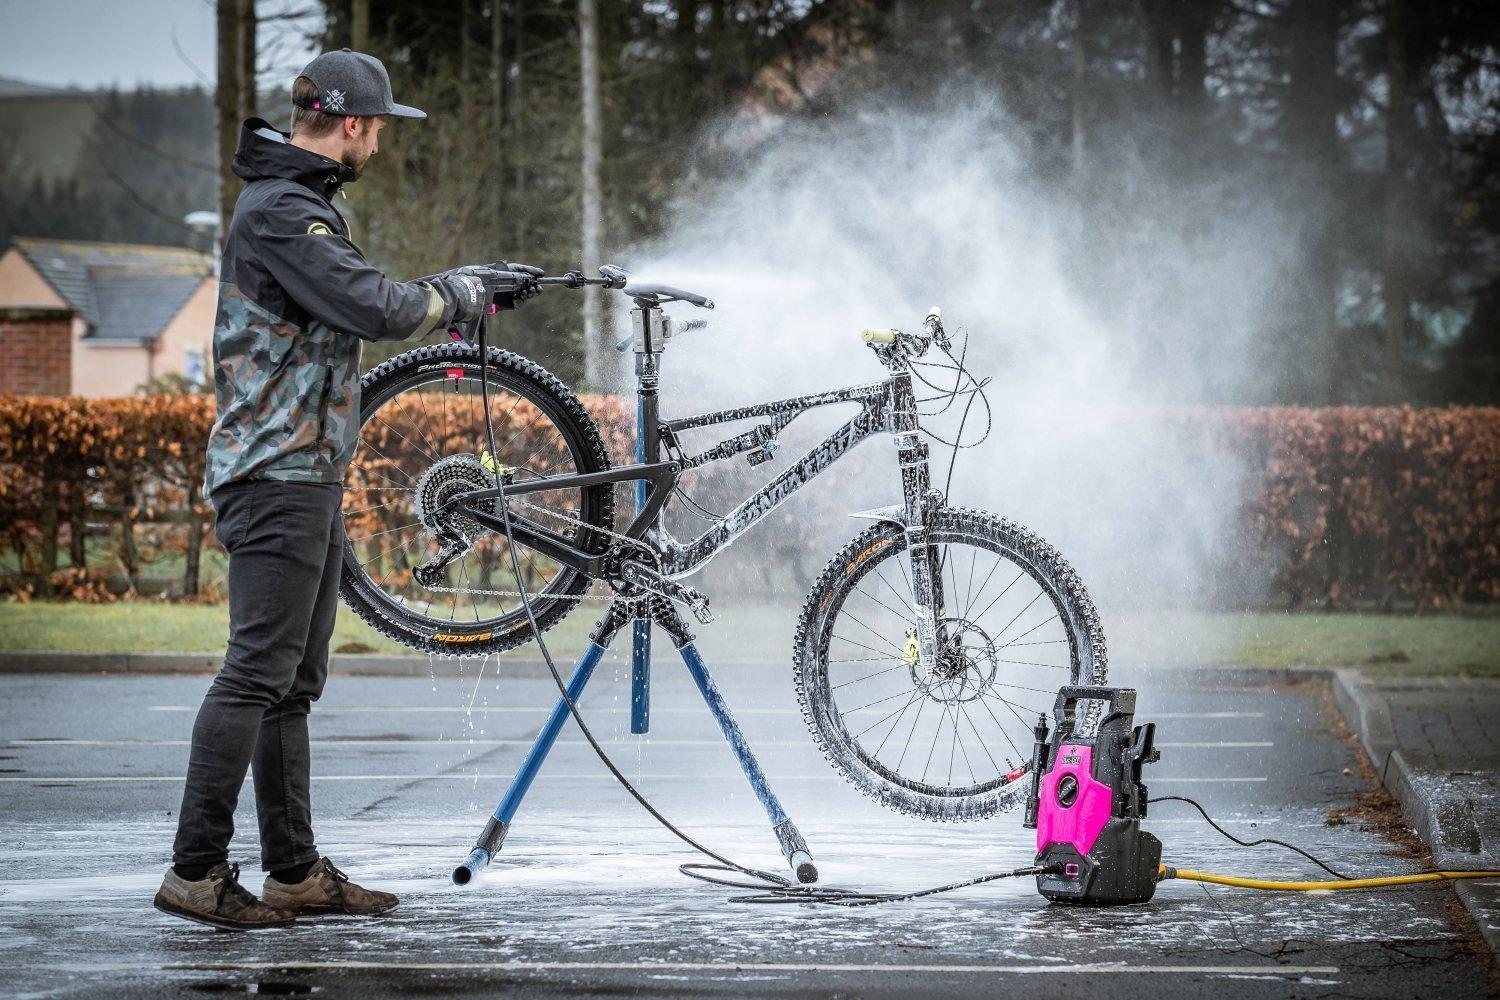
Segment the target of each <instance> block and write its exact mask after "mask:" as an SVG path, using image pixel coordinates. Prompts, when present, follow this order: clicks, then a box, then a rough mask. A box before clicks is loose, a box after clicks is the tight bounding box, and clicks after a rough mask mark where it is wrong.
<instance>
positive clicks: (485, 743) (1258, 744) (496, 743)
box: [5, 736, 1276, 749]
mask: <svg viewBox="0 0 1500 1000" xmlns="http://www.w3.org/2000/svg"><path fill="white" fill-rule="evenodd" d="M311 742H313V743H317V744H321V745H324V746H345V747H376V746H408V747H441V746H476V747H529V746H531V744H532V743H533V742H534V741H533V740H489V739H472V740H471V739H467V738H465V737H454V738H453V739H447V740H406V739H401V738H399V737H386V738H384V739H353V740H343V739H328V738H314V739H313V740H312V741H311ZM599 742H600V743H602V744H604V745H606V746H625V747H629V746H653V747H713V746H719V745H721V744H722V743H723V742H724V740H723V739H722V738H721V739H717V740H661V739H653V738H652V737H650V736H642V737H637V738H634V739H611V740H600V741H599ZM5 743H6V745H7V746H13V747H185V746H191V745H192V741H191V740H71V739H40V740H6V741H5ZM557 744H558V746H563V745H567V746H581V747H582V746H588V743H587V742H586V741H584V740H571V739H559V740H558V741H557ZM755 745H756V746H758V747H762V746H766V747H811V746H812V744H811V743H810V742H809V741H808V740H756V741H755ZM1156 745H1157V746H1158V747H1175V748H1183V747H1206V748H1223V749H1266V748H1269V747H1274V746H1275V745H1276V744H1275V743H1272V742H1268V741H1260V740H1256V741H1246V742H1231V741H1227V740H1209V741H1205V742H1201V743H1192V742H1189V743H1157V744H1156Z"/></svg>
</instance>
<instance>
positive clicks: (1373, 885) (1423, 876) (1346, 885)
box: [1157, 865, 1500, 892]
mask: <svg viewBox="0 0 1500 1000" xmlns="http://www.w3.org/2000/svg"><path fill="white" fill-rule="evenodd" d="M1170 878H1180V879H1184V880H1185V881H1188V882H1212V883H1213V884H1214V885H1232V886H1237V887H1239V888H1241V889H1267V890H1270V891H1272V892H1328V891H1331V890H1334V889H1383V888H1387V887H1390V886H1396V885H1416V884H1418V883H1421V882H1443V881H1447V880H1458V879H1473V878H1500V871H1461V872H1460V871H1446V872H1420V873H1418V874H1416V875H1383V876H1380V877H1379V878H1351V879H1345V880H1342V881H1337V882H1279V881H1275V880H1272V879H1264V878H1243V877H1241V876H1239V875H1217V874H1215V873H1213V872H1195V871H1192V870H1191V869H1187V868H1172V867H1170V866H1168V865H1162V866H1161V868H1160V869H1159V872H1158V875H1157V881H1158V882H1165V881H1166V880H1167V879H1170Z"/></svg>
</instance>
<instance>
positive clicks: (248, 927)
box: [151, 896, 297, 933]
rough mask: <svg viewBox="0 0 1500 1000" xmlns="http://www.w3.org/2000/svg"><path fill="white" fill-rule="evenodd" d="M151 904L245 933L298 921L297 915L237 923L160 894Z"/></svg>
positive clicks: (190, 917)
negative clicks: (198, 910)
mask: <svg viewBox="0 0 1500 1000" xmlns="http://www.w3.org/2000/svg"><path fill="white" fill-rule="evenodd" d="M151 905H152V906H154V907H156V908H157V909H158V910H160V911H161V912H163V913H167V914H170V915H172V916H174V917H181V918H182V919H184V920H191V921H194V922H195V923H200V924H204V925H206V926H208V927H214V928H217V929H218V930H221V931H236V932H240V933H243V932H245V931H260V930H270V929H271V928H273V927H290V926H292V924H295V923H296V922H297V918H296V917H295V916H292V917H288V918H287V919H286V920H278V921H276V922H274V923H262V924H247V923H235V922H233V921H229V920H225V919H224V918H222V917H215V916H212V915H211V914H206V913H195V912H193V911H192V910H184V909H182V908H180V907H176V906H173V905H172V904H171V903H168V902H166V901H164V900H163V899H162V898H161V897H160V896H158V897H157V898H156V899H154V900H152V901H151Z"/></svg>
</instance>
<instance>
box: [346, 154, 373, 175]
mask: <svg viewBox="0 0 1500 1000" xmlns="http://www.w3.org/2000/svg"><path fill="white" fill-rule="evenodd" d="M340 162H342V163H343V164H344V166H346V167H348V168H349V169H350V170H352V171H354V179H355V180H359V178H360V177H361V176H363V175H364V172H365V164H366V163H369V162H370V154H369V153H367V152H365V151H364V150H362V149H346V150H344V155H343V156H342V157H341V158H340Z"/></svg>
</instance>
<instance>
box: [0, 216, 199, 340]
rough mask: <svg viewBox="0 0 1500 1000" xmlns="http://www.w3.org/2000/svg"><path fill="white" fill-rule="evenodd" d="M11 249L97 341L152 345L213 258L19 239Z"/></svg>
mask: <svg viewBox="0 0 1500 1000" xmlns="http://www.w3.org/2000/svg"><path fill="white" fill-rule="evenodd" d="M15 248H16V250H17V251H18V252H20V254H21V255H22V256H23V257H25V258H26V261H27V262H28V263H29V264H31V266H32V267H34V268H35V269H36V271H37V273H38V274H40V275H41V276H42V278H43V279H44V280H45V281H46V282H47V284H49V285H51V286H52V288H53V290H54V291H56V292H57V294H58V295H59V296H60V297H61V298H62V300H63V301H64V302H66V303H67V304H68V306H69V307H70V308H71V309H72V310H73V311H74V312H76V313H78V315H79V316H81V317H83V320H84V322H85V323H87V324H88V333H87V334H86V335H85V336H86V337H87V338H89V339H92V340H99V341H131V340H135V341H152V340H155V339H156V338H157V337H158V336H160V335H161V333H162V331H163V330H165V329H166V327H167V324H168V323H170V322H171V321H172V317H173V316H175V315H177V313H178V311H180V310H181V309H182V307H183V306H184V305H185V304H186V303H187V300H188V299H189V298H191V297H192V294H193V293H194V292H195V291H197V290H198V288H199V287H200V286H202V284H203V282H204V281H205V280H207V279H208V278H210V277H211V276H212V274H213V260H212V258H210V257H209V256H208V255H207V254H204V253H199V252H198V251H196V250H189V249H187V248H185V247H158V246H146V245H143V244H136V243H89V242H84V241H81V240H42V239H32V238H29V237H20V238H18V239H16V241H15Z"/></svg>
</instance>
